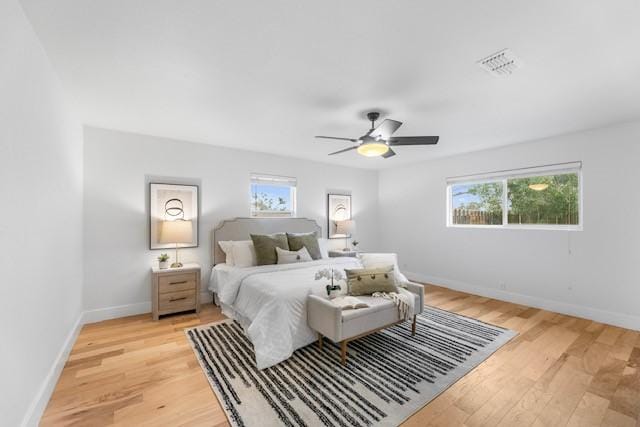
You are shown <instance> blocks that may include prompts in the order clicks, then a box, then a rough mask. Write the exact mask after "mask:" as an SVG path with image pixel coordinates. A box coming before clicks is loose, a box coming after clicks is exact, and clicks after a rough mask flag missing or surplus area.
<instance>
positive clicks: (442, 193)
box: [379, 122, 640, 329]
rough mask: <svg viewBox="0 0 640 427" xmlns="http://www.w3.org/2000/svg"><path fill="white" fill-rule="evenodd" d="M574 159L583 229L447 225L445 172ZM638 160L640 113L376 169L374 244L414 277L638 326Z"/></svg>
mask: <svg viewBox="0 0 640 427" xmlns="http://www.w3.org/2000/svg"><path fill="white" fill-rule="evenodd" d="M442 143H443V144H446V138H443V139H442ZM576 160H582V161H583V183H584V211H583V215H584V231H581V232H563V231H539V230H536V231H534V230H496V229H461V228H447V227H446V185H445V179H446V178H447V177H452V176H458V175H466V174H474V173H481V172H490V171H496V170H504V169H513V168H519V167H527V166H536V165H544V164H550V163H559V162H567V161H576ZM639 162H640V122H638V123H631V124H626V125H619V126H615V127H609V128H603V129H599V130H593V131H588V132H581V133H575V134H570V135H565V136H558V137H553V138H549V139H544V140H540V141H536V142H531V143H523V144H518V145H512V146H508V147H504V148H500V149H494V150H487V151H480V152H476V153H471V154H466V155H461V156H455V157H449V158H443V159H438V160H434V161H430V162H427V163H422V164H417V165H414V166H411V167H406V168H399V169H391V170H385V171H381V172H380V176H379V179H380V183H379V189H380V221H381V223H382V224H383V225H384V226H383V227H381V229H382V230H383V232H382V235H381V247H382V248H383V249H385V250H391V251H397V252H398V253H399V256H400V262H401V266H402V267H404V268H405V270H408V271H411V272H413V273H414V274H413V276H414V277H415V278H420V279H423V280H427V281H431V282H432V283H440V284H443V285H446V286H449V287H453V288H458V289H461V290H467V291H471V292H473V293H476V294H481V295H486V296H492V297H497V298H501V299H506V300H512V301H516V302H521V303H525V304H529V305H534V306H539V307H545V308H550V309H553V310H556V311H561V312H565V313H570V314H575V315H580V316H583V317H590V318H593V319H596V320H601V321H607V322H610V323H615V324H618V325H623V326H628V327H634V328H636V329H640V274H639V273H640V271H639V270H640V268H639V265H640V262H639V261H640V221H639V218H640V192H639V191H638V183H639V182H640V164H639ZM501 282H503V283H504V284H505V285H506V289H505V290H502V289H501V288H500V284H501Z"/></svg>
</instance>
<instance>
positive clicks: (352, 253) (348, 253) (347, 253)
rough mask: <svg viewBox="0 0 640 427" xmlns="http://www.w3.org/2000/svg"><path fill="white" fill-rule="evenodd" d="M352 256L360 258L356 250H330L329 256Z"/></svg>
mask: <svg viewBox="0 0 640 427" xmlns="http://www.w3.org/2000/svg"><path fill="white" fill-rule="evenodd" d="M340 257H351V258H358V252H356V251H329V258H340Z"/></svg>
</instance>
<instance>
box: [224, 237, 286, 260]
mask: <svg viewBox="0 0 640 427" xmlns="http://www.w3.org/2000/svg"><path fill="white" fill-rule="evenodd" d="M251 240H253V246H254V247H255V249H256V261H257V262H258V265H270V264H277V263H278V254H276V248H280V249H285V250H287V251H288V250H289V243H288V242H287V235H286V234H285V233H276V234H252V235H251ZM236 262H237V260H236Z"/></svg>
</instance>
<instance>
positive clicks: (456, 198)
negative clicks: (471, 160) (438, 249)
mask: <svg viewBox="0 0 640 427" xmlns="http://www.w3.org/2000/svg"><path fill="white" fill-rule="evenodd" d="M447 196H448V203H447V206H448V208H447V213H448V215H447V225H448V226H450V227H493V228H545V229H560V230H580V229H581V227H582V213H581V207H582V194H581V163H579V162H578V163H566V164H562V165H551V166H544V167H539V168H528V169H518V170H511V171H505V172H497V173H491V174H483V175H476V176H465V177H458V178H450V179H448V180H447Z"/></svg>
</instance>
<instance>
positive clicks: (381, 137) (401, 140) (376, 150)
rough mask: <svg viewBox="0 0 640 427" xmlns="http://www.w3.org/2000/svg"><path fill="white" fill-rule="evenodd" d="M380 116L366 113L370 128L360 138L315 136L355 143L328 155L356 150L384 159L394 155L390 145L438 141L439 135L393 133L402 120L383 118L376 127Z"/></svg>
mask: <svg viewBox="0 0 640 427" xmlns="http://www.w3.org/2000/svg"><path fill="white" fill-rule="evenodd" d="M378 117H380V113H378V112H376V111H372V112H370V113H367V118H368V119H369V121H371V129H369V131H368V132H367V133H365V134H364V135H362V136H361V137H360V138H355V139H354V138H338V137H335V136H322V135H318V136H316V138H323V139H333V140H338V141H350V142H354V143H355V145H354V146H351V147H349V148H345V149H343V150H339V151H335V152H333V153H329V155H330V156H333V155H334V154H340V153H345V152H347V151H351V150H356V151H357V152H358V154H361V155H363V156H366V157H376V156H382V157H384V158H385V159H388V158H389V157H393V156H395V155H396V153H395V151H393V150H392V149H391V147H397V146H400V145H434V144H437V143H438V139H440V137H439V136H395V137H392V136H391V135H393V133H394V132H395V131H397V130H398V128H399V127H400V126H402V122H399V121H396V120H391V119H385V120H384V121H383V122H382V123H380V124H379V125H378V126H377V127H376V126H375V122H376V120H378Z"/></svg>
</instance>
